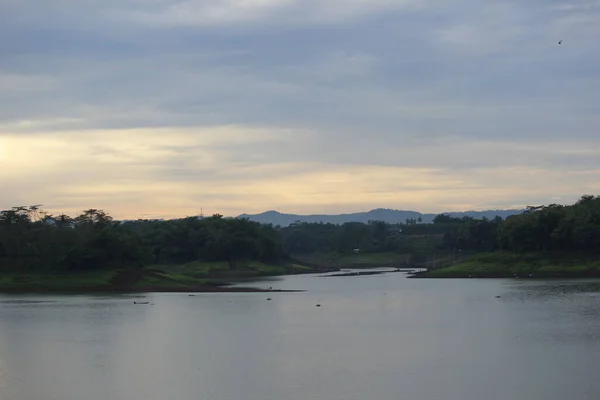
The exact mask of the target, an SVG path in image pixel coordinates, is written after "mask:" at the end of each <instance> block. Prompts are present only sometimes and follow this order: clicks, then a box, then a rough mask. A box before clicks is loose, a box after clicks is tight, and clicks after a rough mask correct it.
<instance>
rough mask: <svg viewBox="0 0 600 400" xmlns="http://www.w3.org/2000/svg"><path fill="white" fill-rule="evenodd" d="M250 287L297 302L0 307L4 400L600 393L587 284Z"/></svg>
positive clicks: (79, 300) (105, 300)
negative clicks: (286, 290) (267, 289)
mask: <svg viewBox="0 0 600 400" xmlns="http://www.w3.org/2000/svg"><path fill="white" fill-rule="evenodd" d="M254 284H256V285H266V287H269V286H273V287H275V286H276V285H277V287H278V288H293V289H308V291H307V292H303V293H271V294H269V295H268V296H269V297H272V301H266V297H267V295H265V294H264V293H210V294H197V295H195V296H193V297H190V296H187V295H186V294H178V293H176V294H148V295H141V296H139V295H138V296H0V390H2V391H0V398H2V400H4V399H5V398H9V397H7V395H6V393H8V390H10V391H12V393H11V396H13V398H14V399H19V400H53V399H61V400H62V399H70V398H76V399H80V398H81V399H86V400H100V399H102V400H104V399H113V400H121V399H123V400H125V399H127V400H129V399H147V400H162V399H170V398H173V399H175V398H176V399H178V400H187V399H198V398H210V399H214V400H228V399H249V400H253V399H256V400H270V399H273V400H275V399H277V400H300V399H307V398H310V399H327V400H337V399H344V400H358V399H361V400H362V399H364V398H370V399H375V400H377V399H382V400H383V399H386V400H388V399H391V398H406V399H434V400H436V399H440V400H441V399H443V400H459V399H460V400H479V399H483V398H485V399H490V400H501V399H502V400H504V399H514V400H563V399H564V398H566V397H573V398H577V399H582V400H587V399H590V400H591V399H595V398H596V395H597V394H598V393H600V383H599V380H598V379H597V378H596V376H595V374H594V371H595V368H592V366H594V365H598V364H599V363H600V344H599V343H600V337H599V336H598V332H600V313H599V310H600V296H599V295H598V294H599V293H600V282H598V281H573V282H570V281H553V282H540V281H516V280H487V281H486V280H413V279H406V278H405V276H404V274H397V273H394V274H383V275H373V276H365V277H347V278H346V277H339V278H319V277H317V276H293V277H286V278H278V279H276V280H269V281H267V282H257V283H254ZM497 295H500V298H496V296H497ZM134 300H136V301H137V300H141V301H148V302H150V303H151V304H153V305H135V304H133V301H134ZM317 302H319V303H321V304H322V307H321V308H318V307H315V304H317ZM17 378H18V379H17Z"/></svg>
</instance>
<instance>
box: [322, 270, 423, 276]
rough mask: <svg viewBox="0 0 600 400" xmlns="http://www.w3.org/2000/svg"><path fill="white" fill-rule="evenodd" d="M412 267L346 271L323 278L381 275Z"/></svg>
mask: <svg viewBox="0 0 600 400" xmlns="http://www.w3.org/2000/svg"><path fill="white" fill-rule="evenodd" d="M410 271H413V270H412V269H394V270H389V271H357V272H345V273H341V274H332V275H321V276H320V277H321V278H330V277H341V276H364V275H380V274H389V273H393V272H410Z"/></svg>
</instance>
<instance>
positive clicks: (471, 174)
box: [0, 0, 600, 218]
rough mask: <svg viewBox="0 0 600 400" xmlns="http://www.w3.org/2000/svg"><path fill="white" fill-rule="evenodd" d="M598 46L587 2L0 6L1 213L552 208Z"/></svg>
mask: <svg viewBox="0 0 600 400" xmlns="http://www.w3.org/2000/svg"><path fill="white" fill-rule="evenodd" d="M599 37H600V1H597V0H576V1H571V2H569V1H555V0H531V1H518V2H517V1H514V2H513V1H505V0H502V1H501V0H489V1H486V2H481V1H475V0H454V1H450V2H449V1H441V0H419V1H413V0H327V1H325V0H321V1H317V0H221V1H217V0H188V1H181V0H180V1H176V0H106V1H96V0H94V1H92V0H78V1H67V0H27V1H21V0H3V1H2V2H0V167H1V168H0V184H1V188H2V190H1V191H0V208H6V207H10V206H14V205H22V204H37V203H43V204H44V206H45V208H47V209H50V210H52V211H54V212H63V211H64V212H69V213H74V212H77V211H79V210H81V209H84V208H91V207H94V208H104V209H105V210H106V211H108V212H110V213H111V214H113V215H114V216H116V217H120V218H132V217H148V216H152V217H155V216H160V217H175V216H184V215H192V214H197V213H199V211H200V209H201V208H202V209H203V210H204V212H205V213H213V212H220V213H222V214H226V215H237V214H239V213H242V212H249V213H251V212H260V211H264V210H267V209H277V210H280V211H284V212H297V213H339V212H350V211H364V210H368V209H371V208H376V207H389V208H401V209H415V210H418V211H423V212H436V211H450V210H466V209H483V208H496V207H498V208H505V207H514V206H524V205H528V204H540V203H549V202H559V203H570V202H572V201H574V200H576V199H577V198H578V197H579V196H580V195H581V194H584V193H591V194H598V193H600V179H599V178H600V135H599V134H598V129H599V128H598V127H600V113H599V108H600V73H599V71H600V52H599V51H598V50H600V48H599V47H598V38H599ZM559 40H563V44H561V45H559V44H558V43H557V42H558V41H559Z"/></svg>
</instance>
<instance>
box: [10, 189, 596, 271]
mask: <svg viewBox="0 0 600 400" xmlns="http://www.w3.org/2000/svg"><path fill="white" fill-rule="evenodd" d="M40 207H41V206H39V205H34V206H29V207H13V208H11V209H9V210H4V211H1V212H0V266H4V267H15V268H48V269H68V270H77V269H86V268H102V267H122V266H142V265H148V264H172V263H187V262H191V261H226V262H227V263H228V264H229V266H230V268H232V269H235V268H238V267H239V266H240V265H241V263H243V262H245V261H250V260H259V261H263V262H266V263H278V262H281V261H283V260H285V259H287V258H288V257H289V256H290V255H307V254H326V253H337V254H351V253H352V252H354V251H355V249H360V251H361V252H373V253H375V252H396V253H399V254H410V255H412V256H414V259H415V260H416V259H419V258H423V257H426V255H427V254H428V253H431V252H432V251H438V250H439V251H464V252H469V253H475V252H492V251H497V250H505V251H513V252H515V253H522V252H550V251H562V252H579V253H598V252H600V196H592V195H585V196H582V197H581V198H580V199H579V200H578V201H577V202H576V203H575V204H573V205H568V206H567V205H557V204H551V205H547V206H541V207H528V208H527V210H526V211H525V212H524V213H522V214H518V215H513V216H510V217H508V218H507V219H506V220H503V219H502V218H500V217H496V218H494V219H491V220H488V219H485V218H484V219H474V218H471V217H463V218H455V217H451V216H448V215H444V214H440V215H438V216H437V217H436V218H435V219H434V220H433V223H428V224H424V223H419V222H418V221H412V220H411V221H405V222H404V223H398V224H388V223H386V222H382V221H370V222H369V223H366V224H364V223H359V222H350V223H345V224H342V225H335V224H326V223H295V224H292V225H290V226H286V227H280V226H272V225H267V224H260V223H257V222H253V221H250V220H248V219H244V218H224V217H223V216H222V215H219V214H215V215H213V216H211V217H208V218H199V217H187V218H181V219H173V220H168V221H159V220H137V221H115V220H113V218H112V217H111V216H110V215H108V214H106V213H105V212H104V211H102V210H97V209H89V210H86V211H84V212H82V213H81V214H80V215H78V216H76V217H69V216H68V215H64V214H63V215H58V216H53V215H50V214H48V213H46V212H44V211H43V210H41V208H40Z"/></svg>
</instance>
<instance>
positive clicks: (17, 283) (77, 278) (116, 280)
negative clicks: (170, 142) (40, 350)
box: [0, 262, 318, 293]
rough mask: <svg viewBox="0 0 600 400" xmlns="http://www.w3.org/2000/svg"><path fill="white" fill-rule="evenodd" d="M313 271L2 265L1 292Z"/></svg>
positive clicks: (101, 288)
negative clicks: (71, 268) (50, 268)
mask: <svg viewBox="0 0 600 400" xmlns="http://www.w3.org/2000/svg"><path fill="white" fill-rule="evenodd" d="M311 272H318V271H316V270H314V269H312V268H310V267H306V266H302V265H297V264H292V263H287V264H280V265H269V264H263V263H260V262H250V263H247V264H245V265H240V266H239V267H238V268H236V269H234V270H231V269H229V266H228V265H227V263H220V262H213V263H208V262H194V263H189V264H181V265H152V266H148V267H144V268H121V269H97V270H90V271H56V272H52V271H43V270H27V271H22V270H21V271H18V270H14V269H12V270H11V269H7V268H4V269H0V292H5V293H27V292H37V293H45V292H73V293H75V292H76V293H86V292H169V291H173V292H175V291H190V292H206V291H241V290H242V289H240V288H235V289H233V288H228V287H227V285H228V283H229V282H231V281H235V280H238V279H242V278H252V277H260V276H272V275H287V274H300V273H311ZM251 291H256V290H255V289H252V290H251Z"/></svg>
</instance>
